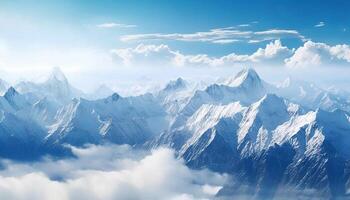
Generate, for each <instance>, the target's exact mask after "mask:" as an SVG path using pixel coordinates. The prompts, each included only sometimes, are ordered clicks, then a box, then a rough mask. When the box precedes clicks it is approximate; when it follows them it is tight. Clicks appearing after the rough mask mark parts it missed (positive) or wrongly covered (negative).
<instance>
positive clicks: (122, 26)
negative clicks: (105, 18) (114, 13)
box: [97, 22, 137, 28]
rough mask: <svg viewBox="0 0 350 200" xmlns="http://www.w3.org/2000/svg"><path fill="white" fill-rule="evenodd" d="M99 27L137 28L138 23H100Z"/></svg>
mask: <svg viewBox="0 0 350 200" xmlns="http://www.w3.org/2000/svg"><path fill="white" fill-rule="evenodd" d="M97 27H98V28H135V27H137V26H136V25H133V24H120V23H114V22H110V23H103V24H98V25H97Z"/></svg>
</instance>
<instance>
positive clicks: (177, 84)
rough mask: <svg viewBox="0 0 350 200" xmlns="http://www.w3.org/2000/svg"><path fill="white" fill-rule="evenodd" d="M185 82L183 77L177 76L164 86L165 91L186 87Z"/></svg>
mask: <svg viewBox="0 0 350 200" xmlns="http://www.w3.org/2000/svg"><path fill="white" fill-rule="evenodd" d="M186 86H187V83H186V81H185V80H184V79H182V78H181V77H179V78H177V79H176V80H172V81H170V82H169V83H168V84H167V85H166V86H165V88H164V90H165V91H173V90H178V89H183V88H186Z"/></svg>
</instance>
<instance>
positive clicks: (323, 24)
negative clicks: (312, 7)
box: [314, 22, 326, 27]
mask: <svg viewBox="0 0 350 200" xmlns="http://www.w3.org/2000/svg"><path fill="white" fill-rule="evenodd" d="M325 25H326V24H325V23H324V22H319V23H318V24H316V25H315V26H314V27H323V26H325Z"/></svg>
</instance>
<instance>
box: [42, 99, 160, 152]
mask: <svg viewBox="0 0 350 200" xmlns="http://www.w3.org/2000/svg"><path fill="white" fill-rule="evenodd" d="M164 115H165V112H164V111H163V110H162V108H161V107H160V106H159V105H158V104H157V102H156V101H154V99H153V98H152V96H150V95H143V96H139V97H130V98H123V97H121V96H119V95H118V94H116V93H114V94H113V95H111V96H110V97H107V98H105V99H100V100H96V101H89V100H85V99H83V98H80V99H74V100H73V101H72V102H71V103H70V104H68V105H67V106H65V107H64V108H62V109H61V110H59V112H58V114H57V115H56V117H55V123H54V124H53V125H52V126H51V128H50V131H49V133H50V134H49V135H48V136H47V138H46V140H47V143H69V144H73V145H83V144H85V143H95V144H96V143H101V142H103V141H108V142H113V143H117V144H139V143H142V142H145V141H146V140H147V139H149V138H151V137H153V136H154V134H157V133H158V132H160V131H161V129H163V128H164V127H165V125H166V121H164V118H165V117H164ZM162 117H163V119H162ZM162 120H163V121H162ZM156 122H157V124H156Z"/></svg>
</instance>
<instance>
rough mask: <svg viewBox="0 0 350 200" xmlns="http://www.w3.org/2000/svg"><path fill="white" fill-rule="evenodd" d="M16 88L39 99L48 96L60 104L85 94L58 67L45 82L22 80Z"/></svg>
mask: <svg viewBox="0 0 350 200" xmlns="http://www.w3.org/2000/svg"><path fill="white" fill-rule="evenodd" d="M15 88H16V90H18V91H19V92H20V93H23V94H27V93H29V94H32V95H34V96H36V97H37V100H39V99H42V98H45V97H46V98H48V99H49V100H50V101H52V102H56V103H57V104H60V105H62V104H65V103H67V102H69V101H70V100H71V99H72V98H75V97H80V96H82V95H83V93H82V92H81V91H80V90H78V89H76V88H74V87H73V86H71V85H70V83H69V82H68V80H67V78H66V77H65V75H64V74H63V72H62V71H61V70H60V69H59V68H57V67H55V68H53V70H52V73H51V74H50V75H49V77H48V78H47V79H46V80H45V81H44V82H40V83H35V82H29V81H22V82H20V83H18V84H17V85H15Z"/></svg>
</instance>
